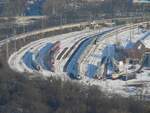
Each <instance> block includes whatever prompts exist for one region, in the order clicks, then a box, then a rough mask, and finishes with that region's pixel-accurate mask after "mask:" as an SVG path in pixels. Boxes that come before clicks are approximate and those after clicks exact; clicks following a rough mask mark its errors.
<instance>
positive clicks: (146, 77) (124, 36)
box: [81, 29, 150, 96]
mask: <svg viewBox="0 0 150 113" xmlns="http://www.w3.org/2000/svg"><path fill="white" fill-rule="evenodd" d="M133 31H134V32H133V34H132V36H133V35H134V38H132V41H133V42H136V41H138V40H141V39H145V41H146V42H148V41H150V37H149V35H148V34H149V33H150V32H149V31H147V32H141V31H138V29H134V30H133ZM130 35H131V31H130V30H127V31H124V32H121V33H119V34H117V36H116V34H114V35H113V36H111V37H110V38H108V39H104V40H102V41H101V42H100V43H99V44H98V45H97V47H96V49H95V51H93V53H91V55H89V56H88V57H87V58H86V59H85V61H84V62H83V64H82V67H81V71H86V72H85V73H86V75H87V77H85V79H84V80H81V82H83V83H85V84H89V85H98V86H101V88H102V89H104V90H105V91H109V92H111V93H112V92H114V91H115V93H119V94H120V93H121V94H123V95H124V96H125V95H126V96H127V95H128V94H129V93H130V95H134V94H135V93H137V89H136V88H135V87H126V85H128V84H131V83H133V82H135V81H149V82H150V72H148V71H147V72H145V73H143V74H139V75H138V76H137V79H136V80H129V81H126V82H125V81H122V80H106V81H100V80H91V79H90V78H93V75H95V73H96V71H97V68H98V67H97V64H98V62H100V61H101V56H102V49H103V48H104V47H105V46H106V45H107V44H114V43H115V42H116V39H119V41H120V42H121V43H122V44H124V45H126V42H127V41H128V40H129V38H130ZM149 47H150V46H149ZM93 48H95V45H93ZM83 68H86V70H82V69H83ZM149 90H150V89H149Z"/></svg>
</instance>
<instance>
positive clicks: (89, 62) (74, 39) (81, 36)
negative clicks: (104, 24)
mask: <svg viewBox="0 0 150 113" xmlns="http://www.w3.org/2000/svg"><path fill="white" fill-rule="evenodd" d="M111 29H112V28H103V29H101V30H89V29H86V30H82V31H76V32H71V33H66V34H62V35H57V36H53V37H47V38H44V39H41V40H38V41H35V42H31V43H29V44H28V45H26V46H24V47H22V48H21V49H20V50H19V51H17V52H15V53H14V54H12V55H11V57H10V58H9V60H8V63H9V65H10V67H11V68H12V69H13V70H15V71H17V72H20V73H23V72H28V73H40V74H42V75H43V76H56V77H57V76H58V77H61V78H62V79H67V80H70V74H75V75H80V74H82V79H81V80H77V82H79V83H83V84H87V85H97V86H100V88H101V89H102V90H104V91H106V92H109V93H117V94H121V95H123V96H129V95H135V94H137V92H138V90H139V88H136V87H133V86H132V87H129V86H127V85H129V84H133V83H137V81H140V82H141V81H143V82H142V83H143V84H145V83H149V81H150V77H149V76H147V75H148V74H149V73H150V72H148V71H147V72H145V73H143V75H144V76H142V75H141V74H140V75H138V77H137V80H129V81H122V80H105V81H103V80H96V79H93V76H94V75H95V73H96V70H97V64H98V62H100V61H101V55H102V49H103V48H104V47H105V46H106V45H107V44H113V43H116V40H119V41H120V42H121V43H122V45H126V42H127V41H128V40H129V39H130V37H131V36H132V41H133V42H135V41H137V40H140V39H142V40H147V41H149V40H150V37H149V31H148V32H144V33H143V32H141V31H139V30H138V29H137V28H134V29H132V30H131V29H126V30H122V31H121V32H119V33H117V35H116V33H115V32H113V33H112V35H108V34H107V33H104V34H102V35H100V34H101V33H103V32H105V31H110V33H111ZM116 32H117V31H116ZM96 34H97V37H96V38H97V39H99V41H98V43H96V45H94V44H92V41H93V39H94V37H95V35H96ZM107 35H108V36H107ZM56 41H60V42H61V45H60V50H59V52H58V53H57V55H56V58H55V64H54V66H55V73H54V72H51V71H49V69H47V68H46V67H47V65H46V64H47V62H48V61H45V59H44V58H45V56H46V53H48V51H49V49H50V48H51V45H52V44H53V43H55V42H56ZM147 41H146V42H147ZM70 50H71V51H70ZM63 52H64V53H63ZM36 53H39V57H38V59H36V60H37V62H38V63H39V65H40V70H39V71H37V70H36V69H35V68H34V67H33V64H32V63H33V61H32V60H33V54H36ZM62 53H63V54H62ZM58 57H59V58H58ZM45 62H46V64H45ZM65 66H66V69H65V71H64V67H65ZM147 85H149V84H147ZM147 85H146V86H147ZM149 91H150V87H148V88H146V89H145V88H144V89H143V90H142V93H144V92H146V93H147V92H148V94H150V93H149Z"/></svg>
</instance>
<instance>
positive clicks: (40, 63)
mask: <svg viewBox="0 0 150 113" xmlns="http://www.w3.org/2000/svg"><path fill="white" fill-rule="evenodd" d="M60 45H61V42H60V41H56V42H55V43H53V44H52V45H51V46H49V49H48V51H47V52H46V53H44V54H42V58H40V57H41V55H40V53H39V52H36V53H34V54H32V63H31V65H32V67H33V68H34V69H35V70H37V71H39V70H41V68H44V69H45V68H46V69H47V70H49V71H51V72H55V58H56V55H57V54H58V52H59V50H60Z"/></svg>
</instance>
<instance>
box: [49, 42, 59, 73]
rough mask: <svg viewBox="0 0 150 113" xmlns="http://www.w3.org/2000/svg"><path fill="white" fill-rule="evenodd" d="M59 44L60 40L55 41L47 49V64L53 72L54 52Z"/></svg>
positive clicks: (57, 50) (57, 49)
mask: <svg viewBox="0 0 150 113" xmlns="http://www.w3.org/2000/svg"><path fill="white" fill-rule="evenodd" d="M60 45H61V42H60V41H57V42H55V43H54V44H53V46H52V48H51V49H50V50H49V66H50V70H51V71H52V72H55V66H54V65H55V58H56V54H57V53H58V52H59V50H60Z"/></svg>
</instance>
